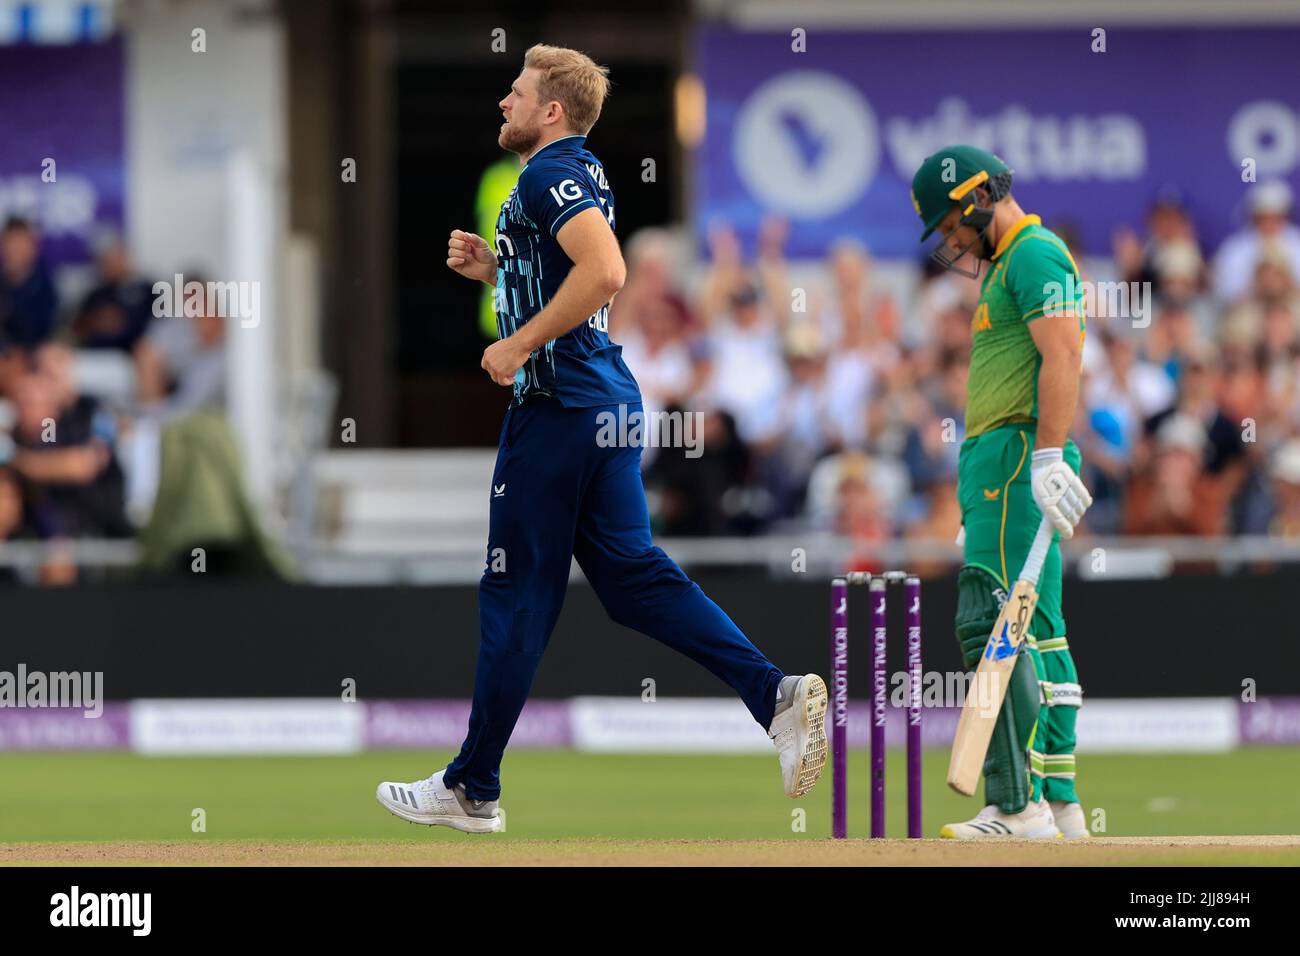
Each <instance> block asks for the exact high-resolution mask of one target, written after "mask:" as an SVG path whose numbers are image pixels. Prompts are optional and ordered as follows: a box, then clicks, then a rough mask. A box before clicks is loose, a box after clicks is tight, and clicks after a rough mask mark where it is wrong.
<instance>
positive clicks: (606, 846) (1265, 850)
mask: <svg viewBox="0 0 1300 956" xmlns="http://www.w3.org/2000/svg"><path fill="white" fill-rule="evenodd" d="M447 865H452V866H790V865H796V866H1298V865H1300V836H1204V837H1197V836H1182V837H1173V836H1166V837H1107V838H1092V839H1088V840H1079V841H1068V842H1067V841H1064V840H1043V841H1024V842H1016V843H999V842H991V841H971V842H957V841H951V840H867V839H851V840H825V839H818V838H813V837H809V838H807V839H793V840H615V839H609V840H602V839H569V840H514V839H507V840H503V839H501V838H500V837H498V836H494V835H486V836H469V835H466V836H465V838H464V840H463V841H455V842H450V841H443V840H439V841H437V842H431V841H429V840H421V839H410V840H357V841H342V842H314V841H264V840H240V841H211V842H208V841H197V840H196V841H185V842H170V843H168V842H153V841H148V842H146V841H141V842H112V843H35V842H33V843H5V844H0V866H447Z"/></svg>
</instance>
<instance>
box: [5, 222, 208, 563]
mask: <svg viewBox="0 0 1300 956" xmlns="http://www.w3.org/2000/svg"><path fill="white" fill-rule="evenodd" d="M96 252H97V258H96V263H95V270H94V275H93V277H92V279H91V280H90V281H89V282H88V283H84V284H83V285H84V289H83V291H82V293H81V294H79V295H66V294H65V295H61V294H60V291H59V286H58V284H57V283H56V282H55V278H54V276H53V274H52V271H51V269H50V268H49V266H48V265H47V263H46V261H45V260H44V258H43V257H42V255H41V236H40V234H39V232H38V230H37V229H36V227H35V226H34V225H33V224H32V223H30V222H28V221H26V220H24V219H21V218H16V217H11V218H9V219H8V220H7V221H5V222H4V224H3V229H2V230H0V543H2V542H23V541H27V542H47V543H49V544H50V545H51V547H49V548H46V549H44V551H45V556H44V557H43V559H42V560H40V561H39V562H38V563H37V565H36V566H35V567H17V566H14V565H4V566H0V579H3V580H14V579H18V578H20V577H23V575H26V578H27V579H29V580H34V581H38V582H41V583H47V584H61V583H68V582H70V581H73V580H76V579H77V577H78V574H79V573H80V572H79V570H78V567H77V564H76V563H75V562H74V561H73V560H72V559H71V557H70V556H69V555H68V554H67V553H65V552H63V551H61V550H60V548H59V544H60V543H62V542H70V541H75V540H78V539H121V538H126V537H129V536H132V535H133V534H134V532H135V530H136V528H137V527H138V526H139V525H141V524H143V523H144V522H145V521H146V520H147V518H148V516H149V511H150V504H151V502H152V499H153V496H154V494H155V493H156V491H157V478H158V469H157V459H158V454H157V450H158V444H159V433H160V430H161V429H162V428H164V427H165V426H166V424H167V423H168V422H171V421H174V420H177V419H178V418H180V417H183V416H185V415H186V414H188V413H190V412H193V411H195V410H198V409H202V408H207V407H220V406H221V405H222V403H223V390H224V382H225V375H224V361H225V359H224V354H225V350H224V341H223V339H224V334H225V323H224V321H223V320H222V319H220V318H218V317H212V316H209V315H206V314H204V310H203V308H202V307H200V308H198V309H197V310H195V311H196V314H194V315H192V316H189V317H186V318H165V319H159V318H155V316H154V314H153V301H154V300H153V292H152V282H150V281H149V280H147V279H144V278H142V277H140V276H138V275H136V274H135V271H134V270H133V268H132V265H131V262H130V259H129V256H128V254H127V250H126V247H125V245H124V244H123V243H122V241H121V240H120V239H119V238H118V237H115V236H105V237H104V238H103V239H102V241H101V242H100V243H99V246H98V248H97V250H96ZM196 304H197V300H196Z"/></svg>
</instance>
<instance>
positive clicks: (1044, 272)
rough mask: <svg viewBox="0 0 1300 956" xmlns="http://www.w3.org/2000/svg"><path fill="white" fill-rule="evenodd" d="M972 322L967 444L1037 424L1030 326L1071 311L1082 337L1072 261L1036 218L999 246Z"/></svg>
mask: <svg viewBox="0 0 1300 956" xmlns="http://www.w3.org/2000/svg"><path fill="white" fill-rule="evenodd" d="M992 261H993V265H992V268H991V269H990V270H989V271H988V272H986V273H985V275H984V282H983V285H982V286H981V287H980V298H979V304H978V305H977V306H976V308H975V316H974V318H972V319H971V326H970V331H971V357H970V378H969V380H968V382H967V385H966V436H967V437H968V438H970V437H973V436H976V435H980V434H983V433H984V432H986V431H989V430H990V429H993V428H996V427H998V426H999V425H1003V424H1006V423H1007V422H1029V421H1035V420H1037V418H1038V370H1039V367H1040V366H1041V365H1042V358H1041V357H1040V356H1039V354H1038V348H1037V346H1035V345H1034V340H1033V337H1032V336H1031V335H1030V334H1029V323H1030V322H1032V321H1034V319H1036V318H1038V317H1039V316H1042V315H1044V314H1055V313H1057V312H1059V311H1060V310H1062V309H1065V308H1073V309H1074V312H1075V314H1076V315H1078V316H1079V337H1080V339H1081V340H1082V337H1083V335H1084V329H1085V322H1086V320H1085V318H1084V302H1083V286H1082V280H1081V279H1080V277H1079V269H1078V266H1076V265H1075V262H1074V257H1073V256H1071V255H1070V251H1069V249H1067V248H1066V246H1065V243H1064V242H1062V241H1061V239H1060V237H1059V236H1057V235H1056V233H1054V232H1052V231H1051V230H1050V229H1045V228H1044V227H1043V223H1042V220H1041V219H1039V218H1038V216H1025V217H1024V218H1023V219H1021V220H1020V221H1018V222H1017V223H1016V224H1015V225H1014V226H1012V227H1011V229H1010V230H1009V231H1008V232H1007V234H1006V235H1005V236H1003V237H1002V239H1001V240H1000V241H999V242H998V245H997V248H996V249H995V250H994V252H993V260H992Z"/></svg>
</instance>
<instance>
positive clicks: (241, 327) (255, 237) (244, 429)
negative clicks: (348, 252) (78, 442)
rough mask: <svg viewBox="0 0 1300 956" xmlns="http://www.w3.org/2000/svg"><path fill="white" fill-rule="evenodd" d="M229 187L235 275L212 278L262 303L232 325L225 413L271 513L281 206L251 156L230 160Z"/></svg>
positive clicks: (253, 485) (258, 497)
mask: <svg viewBox="0 0 1300 956" xmlns="http://www.w3.org/2000/svg"><path fill="white" fill-rule="evenodd" d="M226 184H227V190H226V194H227V201H228V203H229V205H228V207H227V208H228V211H229V219H228V224H229V230H228V232H227V249H228V252H227V257H226V262H227V264H228V268H229V274H228V275H225V276H214V277H213V278H214V279H218V280H224V281H234V282H237V283H239V287H240V289H241V290H245V289H248V290H250V291H248V292H243V293H242V297H243V298H244V299H245V301H248V302H256V303H257V305H258V310H257V311H258V313H259V314H257V315H256V316H253V317H248V316H240V315H230V316H229V317H228V318H227V319H226V406H227V409H228V414H229V417H230V424H231V427H232V428H233V429H234V431H235V436H236V438H237V440H238V441H239V446H240V451H241V453H242V454H243V457H244V479H245V487H246V488H247V490H248V493H249V494H250V495H251V496H252V498H253V501H254V502H255V503H256V504H257V505H258V506H259V507H260V508H263V509H264V508H266V507H267V505H268V504H269V503H270V500H271V492H272V487H271V486H272V481H273V461H274V448H273V446H272V442H273V441H274V431H273V429H274V427H275V395H276V383H275V376H276V364H275V346H276V333H275V329H276V316H277V315H278V308H277V303H276V292H277V291H278V290H277V284H276V267H275V266H276V263H275V241H274V239H275V209H276V203H275V197H274V191H273V189H272V184H271V181H270V172H269V170H266V169H264V168H262V167H261V166H259V164H258V162H257V160H256V159H255V157H254V155H253V154H252V153H251V152H248V151H239V152H237V153H235V154H234V155H233V156H232V157H231V158H230V160H229V163H228V165H227V169H226ZM246 283H251V284H252V285H251V286H246V285H245V284H246ZM252 290H255V291H256V297H255V298H252V297H251V296H252Z"/></svg>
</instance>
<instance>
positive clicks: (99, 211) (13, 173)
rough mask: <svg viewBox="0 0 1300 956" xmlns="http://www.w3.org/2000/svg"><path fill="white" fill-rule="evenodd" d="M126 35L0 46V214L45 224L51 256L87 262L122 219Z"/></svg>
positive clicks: (50, 259)
mask: <svg viewBox="0 0 1300 956" xmlns="http://www.w3.org/2000/svg"><path fill="white" fill-rule="evenodd" d="M124 70H125V65H124V56H123V47H122V42H121V40H119V39H113V40H108V41H106V42H103V43H80V44H74V45H71V46H27V45H20V46H6V47H0V121H2V123H3V125H2V126H0V129H2V130H3V132H2V133H0V218H4V217H7V216H11V215H19V216H23V217H25V218H27V219H30V220H32V221H33V222H35V223H36V224H37V225H39V227H40V229H41V232H42V233H43V235H44V242H43V243H42V247H41V249H42V253H43V254H44V256H45V259H46V261H47V262H49V263H51V264H53V265H57V264H59V263H64V262H82V261H85V260H86V259H88V258H90V256H91V250H90V245H91V243H92V241H93V239H94V237H95V233H96V231H97V230H99V229H103V228H106V227H110V228H114V229H118V230H121V228H122V224H123V219H124V206H125V195H124V181H125V168H124V166H125V155H124V148H123V142H124V137H125V130H124V123H123V116H124V109H123V98H124V87H123V76H124Z"/></svg>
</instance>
